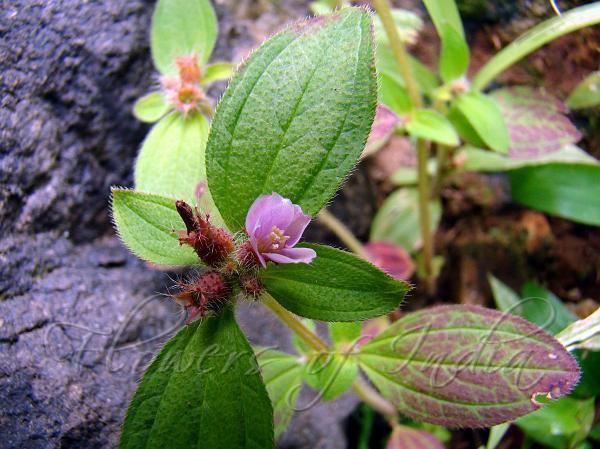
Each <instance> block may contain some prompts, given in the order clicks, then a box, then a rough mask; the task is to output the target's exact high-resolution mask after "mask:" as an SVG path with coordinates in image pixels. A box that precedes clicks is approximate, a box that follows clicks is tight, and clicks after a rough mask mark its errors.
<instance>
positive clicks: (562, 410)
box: [516, 397, 595, 449]
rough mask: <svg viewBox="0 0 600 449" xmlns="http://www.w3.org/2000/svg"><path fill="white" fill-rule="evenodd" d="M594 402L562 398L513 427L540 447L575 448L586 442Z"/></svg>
mask: <svg viewBox="0 0 600 449" xmlns="http://www.w3.org/2000/svg"><path fill="white" fill-rule="evenodd" d="M594 412H595V410H594V399H593V398H590V399H585V400H581V399H573V398H570V397H569V398H562V399H560V400H558V401H553V402H551V403H550V404H547V405H545V406H544V408H542V409H541V410H538V411H536V412H534V413H532V414H530V415H528V416H524V417H522V418H520V419H519V420H518V421H517V422H516V424H517V425H518V426H519V427H520V428H521V430H523V432H524V433H525V434H526V435H527V436H529V437H530V438H532V439H534V440H535V441H537V442H538V443H540V444H543V445H545V446H547V447H550V448H553V449H565V448H574V447H576V446H577V444H578V443H579V442H581V441H583V440H584V439H585V437H586V436H587V434H588V432H589V430H590V429H591V427H592V423H593V421H594Z"/></svg>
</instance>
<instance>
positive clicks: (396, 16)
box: [373, 8, 423, 45]
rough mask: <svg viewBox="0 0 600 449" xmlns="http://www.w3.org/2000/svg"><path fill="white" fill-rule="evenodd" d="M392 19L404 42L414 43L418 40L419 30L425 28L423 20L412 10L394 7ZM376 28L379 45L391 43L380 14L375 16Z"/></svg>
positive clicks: (376, 38) (376, 39)
mask: <svg viewBox="0 0 600 449" xmlns="http://www.w3.org/2000/svg"><path fill="white" fill-rule="evenodd" d="M391 12H392V19H393V20H394V24H395V25H396V30H398V35H399V36H400V39H401V40H402V42H405V43H407V44H413V43H415V42H416V40H417V37H418V35H419V31H421V28H423V20H421V18H420V17H419V16H418V15H416V14H415V13H414V12H412V11H408V10H406V9H396V8H394V9H392V11H391ZM373 25H374V28H375V41H376V42H377V44H378V45H389V40H388V37H387V33H386V32H385V30H384V29H383V24H382V23H381V19H380V18H379V16H375V17H374V18H373Z"/></svg>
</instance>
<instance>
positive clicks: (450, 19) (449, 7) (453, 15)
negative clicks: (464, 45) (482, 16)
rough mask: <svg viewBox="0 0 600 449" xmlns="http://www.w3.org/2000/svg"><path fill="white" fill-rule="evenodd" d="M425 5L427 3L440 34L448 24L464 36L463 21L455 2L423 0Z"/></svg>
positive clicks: (428, 10)
mask: <svg viewBox="0 0 600 449" xmlns="http://www.w3.org/2000/svg"><path fill="white" fill-rule="evenodd" d="M423 3H425V7H426V8H427V12H428V13H429V16H430V17H431V20H432V22H433V24H434V25H435V28H436V29H437V30H438V34H440V35H442V34H443V33H442V29H443V27H444V25H445V24H448V25H450V26H451V27H452V28H454V29H455V30H456V31H457V32H458V33H459V34H460V35H461V36H464V34H465V32H464V30H463V25H462V21H461V20H460V14H459V12H458V8H457V7H456V2H455V1H454V0H423Z"/></svg>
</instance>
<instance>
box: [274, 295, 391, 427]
mask: <svg viewBox="0 0 600 449" xmlns="http://www.w3.org/2000/svg"><path fill="white" fill-rule="evenodd" d="M262 303H263V304H264V305H265V306H266V307H267V308H268V309H269V310H271V312H273V314H274V315H275V316H276V317H277V318H279V320H280V321H282V322H283V323H284V324H285V325H286V326H288V327H289V328H290V329H291V330H292V331H293V332H294V333H295V334H296V335H297V336H298V337H300V338H301V339H302V340H303V341H304V342H305V343H306V344H307V345H309V346H310V347H311V348H312V349H314V350H315V351H316V352H318V353H327V352H329V351H330V348H329V347H328V346H327V344H326V343H325V342H324V341H323V340H322V339H321V338H320V337H319V336H318V335H317V334H315V333H314V332H312V331H311V330H310V329H309V328H307V327H306V326H305V325H304V324H302V322H301V321H300V320H298V319H297V318H296V317H295V316H294V315H293V314H292V313H291V312H288V311H287V310H286V309H285V308H284V307H282V306H281V304H279V303H278V302H277V301H276V300H275V298H273V297H272V296H271V295H270V294H269V293H267V292H263V294H262ZM352 387H353V389H354V392H355V393H356V395H357V396H358V397H359V398H360V399H362V401H363V402H365V403H366V404H368V405H369V406H371V407H372V408H373V409H374V410H377V411H378V412H379V413H381V414H382V415H383V416H384V417H385V418H386V419H387V420H388V421H389V422H390V423H395V422H397V420H398V412H397V411H396V408H395V407H394V405H393V404H391V403H390V402H389V401H388V400H387V399H385V398H384V397H383V396H381V395H380V394H379V393H378V392H377V391H376V390H375V389H373V388H371V386H370V385H369V384H368V383H367V382H366V381H365V380H364V379H363V378H361V377H358V378H357V379H356V381H354V385H353V386H352Z"/></svg>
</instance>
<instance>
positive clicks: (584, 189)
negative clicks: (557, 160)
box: [509, 164, 600, 226]
mask: <svg viewBox="0 0 600 449" xmlns="http://www.w3.org/2000/svg"><path fill="white" fill-rule="evenodd" d="M598 179H600V165H583V164H547V165H542V166H539V167H524V168H520V169H518V170H513V171H510V172H509V180H510V188H511V193H512V198H513V200H515V201H516V202H517V203H521V204H524V205H525V206H529V207H531V208H533V209H537V210H541V211H543V212H548V213H550V214H553V215H558V216H559V217H563V218H567V219H570V220H573V221H577V222H580V223H585V224H589V225H594V226H600V183H598Z"/></svg>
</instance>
